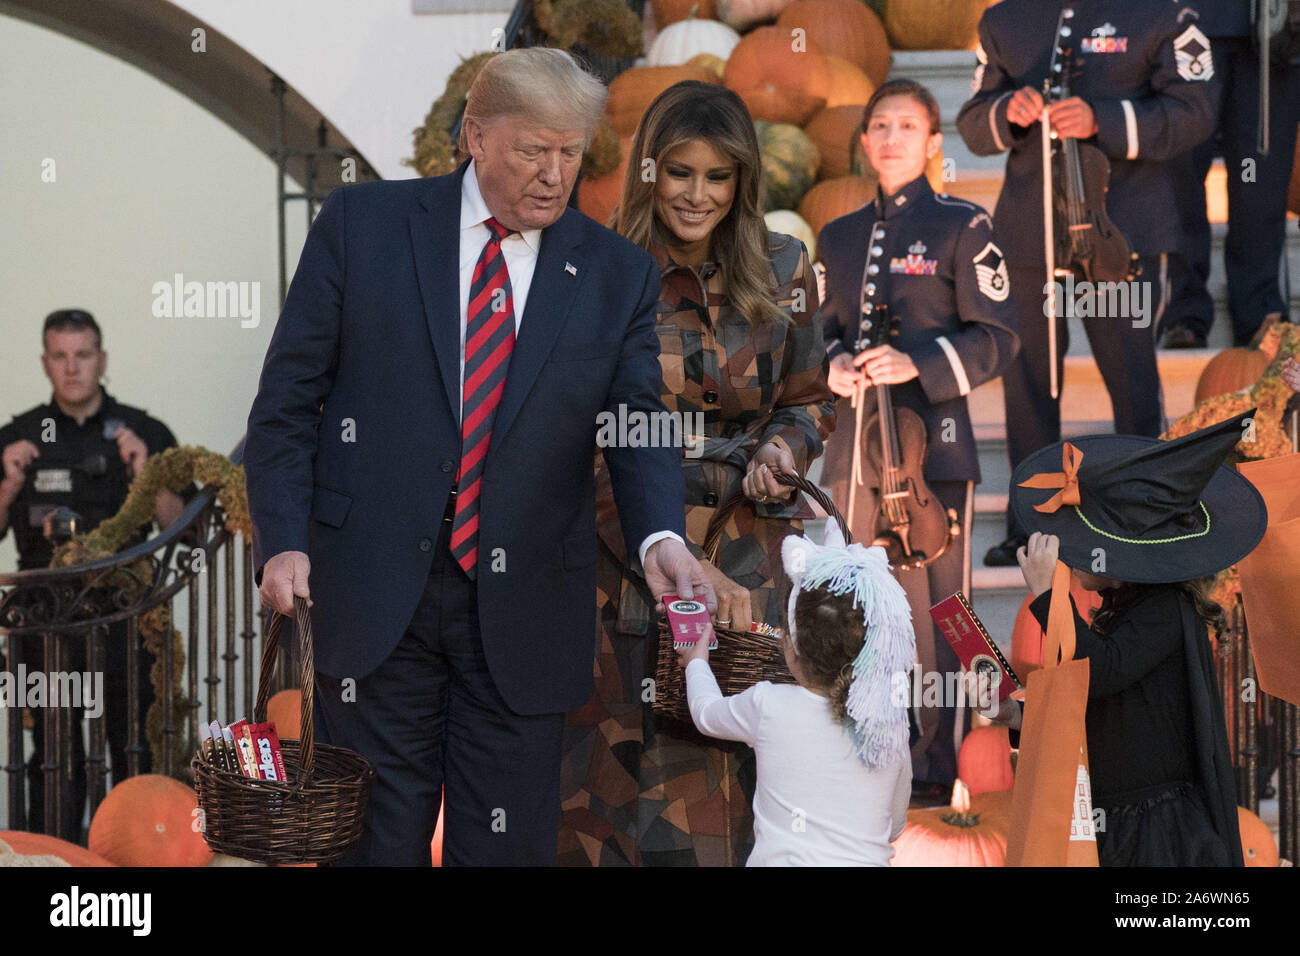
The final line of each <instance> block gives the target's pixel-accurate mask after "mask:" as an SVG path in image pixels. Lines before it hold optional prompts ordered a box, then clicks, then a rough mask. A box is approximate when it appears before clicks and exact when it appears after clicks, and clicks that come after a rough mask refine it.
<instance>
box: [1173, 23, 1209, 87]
mask: <svg viewBox="0 0 1300 956" xmlns="http://www.w3.org/2000/svg"><path fill="white" fill-rule="evenodd" d="M1174 62H1175V64H1176V65H1177V67H1178V75H1179V76H1180V77H1182V78H1183V79H1184V80H1208V79H1211V78H1212V77H1213V76H1214V60H1213V58H1212V57H1211V56H1210V41H1209V40H1207V39H1206V38H1205V34H1204V33H1202V32H1201V31H1200V29H1199V28H1198V27H1197V26H1196V24H1192V25H1191V26H1189V27H1188V28H1187V29H1186V30H1184V31H1183V32H1182V33H1180V34H1179V35H1178V38H1177V39H1176V40H1174Z"/></svg>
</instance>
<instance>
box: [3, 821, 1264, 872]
mask: <svg viewBox="0 0 1300 956" xmlns="http://www.w3.org/2000/svg"><path fill="white" fill-rule="evenodd" d="M1237 826H1238V827H1239V828H1240V829H1241V855H1242V856H1243V857H1245V860H1246V865H1247V866H1277V865H1278V862H1279V860H1278V852H1277V841H1276V840H1274V839H1273V831H1272V830H1270V829H1269V828H1268V824H1267V823H1265V822H1264V821H1263V820H1261V819H1260V818H1259V817H1257V816H1255V814H1253V813H1251V812H1250V811H1249V810H1247V809H1246V808H1245V807H1238V808H1237ZM0 836H3V834H0Z"/></svg>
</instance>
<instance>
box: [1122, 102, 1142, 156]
mask: <svg viewBox="0 0 1300 956" xmlns="http://www.w3.org/2000/svg"><path fill="white" fill-rule="evenodd" d="M1119 105H1120V106H1122V107H1123V108H1124V136H1125V138H1126V139H1127V140H1128V153H1127V154H1126V155H1125V157H1124V158H1125V159H1137V156H1138V121H1137V114H1136V113H1135V112H1133V103H1132V101H1131V100H1120V101H1119Z"/></svg>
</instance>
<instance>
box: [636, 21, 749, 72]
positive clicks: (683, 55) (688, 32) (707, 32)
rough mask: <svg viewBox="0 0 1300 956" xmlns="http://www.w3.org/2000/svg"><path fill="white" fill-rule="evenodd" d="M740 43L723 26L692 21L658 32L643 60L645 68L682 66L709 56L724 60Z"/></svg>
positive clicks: (727, 28)
mask: <svg viewBox="0 0 1300 956" xmlns="http://www.w3.org/2000/svg"><path fill="white" fill-rule="evenodd" d="M739 42H740V34H739V33H737V32H736V31H735V30H733V29H731V27H729V26H727V25H726V24H725V23H719V22H718V21H717V20H697V19H696V18H694V17H691V18H689V19H686V20H679V21H678V22H677V23H673V24H670V25H669V26H666V27H664V28H663V30H661V31H660V32H659V36H657V37H655V42H654V43H653V44H652V45H651V47H650V52H649V54H647V56H646V65H647V66H681V65H682V64H683V63H685V62H686V61H687V60H689V59H690V58H691V57H693V56H695V55H696V54H699V53H712V54H713V55H714V56H716V57H719V58H721V59H723V60H725V59H726V58H727V57H729V56H731V51H732V49H733V48H734V47H735V45H736V44H737V43H739Z"/></svg>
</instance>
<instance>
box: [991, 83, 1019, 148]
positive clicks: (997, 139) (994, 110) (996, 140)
mask: <svg viewBox="0 0 1300 956" xmlns="http://www.w3.org/2000/svg"><path fill="white" fill-rule="evenodd" d="M1014 92H1015V90H1008V91H1007V92H1005V93H1003V94H1002V95H1001V96H999V97H998V98H997V99H996V100H994V101H993V106H992V107H990V109H989V129H990V130H992V131H993V144H994V145H995V146H997V148H998V151H999V152H1001V151H1002V150H1005V149H1006V148H1007V144H1006V143H1004V142H1002V137H1001V136H999V135H998V107H999V106H1001V105H1002V101H1003V100H1005V99H1006V98H1007V97H1008V96H1010V95H1011V94H1012V93H1014Z"/></svg>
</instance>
